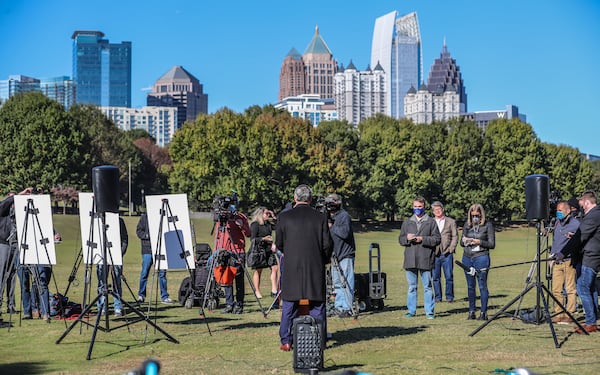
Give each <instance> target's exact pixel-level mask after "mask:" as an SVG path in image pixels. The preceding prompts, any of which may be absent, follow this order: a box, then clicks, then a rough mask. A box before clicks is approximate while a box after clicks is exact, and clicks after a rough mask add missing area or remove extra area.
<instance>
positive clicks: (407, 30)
mask: <svg viewBox="0 0 600 375" xmlns="http://www.w3.org/2000/svg"><path fill="white" fill-rule="evenodd" d="M377 64H379V65H380V66H381V67H382V68H383V70H384V72H385V74H386V78H387V80H386V89H387V90H386V99H387V100H386V101H387V106H386V114H387V115H389V116H391V117H395V118H401V117H403V116H404V96H405V95H406V93H407V92H408V90H409V89H410V88H411V87H419V85H420V83H421V81H422V77H423V55H422V50H421V33H420V31H419V21H418V19H417V13H415V12H412V13H409V14H406V15H404V16H401V17H398V12H396V11H393V12H390V13H388V14H386V15H384V16H381V17H379V18H377V19H376V20H375V28H374V29H373V44H372V46H371V66H377Z"/></svg>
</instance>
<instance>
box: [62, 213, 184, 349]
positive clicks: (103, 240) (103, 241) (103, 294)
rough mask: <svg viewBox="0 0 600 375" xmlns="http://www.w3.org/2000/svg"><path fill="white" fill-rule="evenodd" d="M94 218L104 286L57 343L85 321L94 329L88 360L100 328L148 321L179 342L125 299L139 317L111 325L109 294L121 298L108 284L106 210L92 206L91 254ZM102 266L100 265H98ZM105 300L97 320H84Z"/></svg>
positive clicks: (89, 243)
mask: <svg viewBox="0 0 600 375" xmlns="http://www.w3.org/2000/svg"><path fill="white" fill-rule="evenodd" d="M94 218H99V219H100V222H99V225H100V239H99V240H100V247H101V250H102V255H101V257H102V259H101V261H102V265H101V266H102V287H101V290H100V291H99V293H98V295H97V296H96V297H95V298H94V299H93V300H92V301H91V302H90V303H89V304H87V306H85V307H84V309H83V311H82V312H81V314H80V315H79V317H78V318H77V320H75V321H74V322H73V323H72V324H71V325H70V326H69V327H68V328H67V330H66V331H65V332H64V333H63V334H62V335H61V336H60V337H59V338H58V340H56V344H60V342H61V341H62V340H63V339H64V338H65V337H66V336H67V335H68V334H69V332H70V331H71V330H72V329H73V328H74V327H75V326H76V325H77V324H78V323H80V322H81V323H83V324H85V325H88V326H91V327H93V331H92V337H91V340H90V346H89V350H88V353H87V356H86V359H87V360H90V359H91V356H92V350H93V348H94V343H95V340H96V334H97V332H98V330H101V331H103V332H106V333H110V332H111V331H113V330H116V329H118V328H122V327H125V326H129V325H130V324H134V323H137V322H139V321H146V323H147V324H150V325H152V326H153V327H154V328H156V329H157V330H158V331H159V332H161V333H162V334H163V335H165V336H166V337H167V339H168V340H169V341H171V342H174V343H179V341H177V340H176V339H175V338H173V337H172V336H171V335H169V334H168V333H167V332H166V331H164V330H163V329H161V328H160V327H159V326H158V325H156V324H155V323H153V322H152V321H151V320H150V319H149V318H148V316H146V315H144V313H142V312H141V311H140V310H138V309H137V307H135V306H133V305H132V304H130V303H129V302H127V301H125V300H121V302H122V303H123V304H124V305H125V306H127V308H128V311H131V312H133V313H135V314H136V315H137V316H138V318H137V319H135V320H132V321H129V322H127V323H125V324H123V325H121V326H117V327H112V328H111V327H110V321H109V311H108V308H106V307H107V306H106V303H107V302H108V298H107V297H108V296H109V295H112V296H113V298H119V299H120V296H119V294H118V293H115V292H114V291H113V290H112V289H110V288H109V285H108V284H107V277H108V259H109V257H108V248H109V243H108V238H107V233H106V232H107V229H108V226H107V225H106V212H100V213H97V212H96V206H95V204H94V205H93V206H92V210H91V212H90V220H91V221H92V225H90V238H89V240H88V251H89V252H90V253H89V254H91V250H92V248H93V247H94V246H95V243H94V242H93V229H92V227H93V221H94ZM91 258H92V257H91V256H90V257H89V258H88V259H91ZM98 266H100V265H98ZM91 268H92V262H89V264H88V265H87V267H86V287H85V288H87V286H88V284H89V283H88V280H89V279H90V278H91V277H90V274H91V272H90V271H91ZM85 299H86V291H85V290H84V301H85ZM101 299H102V300H103V301H104V304H105V305H104V308H103V309H101V308H99V309H98V312H97V316H96V322H95V323H94V324H93V325H92V324H91V323H89V322H87V321H84V320H83V318H84V317H86V316H87V315H88V313H89V312H90V310H91V309H92V308H93V307H94V305H95V304H96V303H97V302H99V301H100V300H101ZM102 310H104V311H102ZM103 315H104V318H105V319H104V324H105V325H104V326H101V325H100V320H101V318H102V316H103Z"/></svg>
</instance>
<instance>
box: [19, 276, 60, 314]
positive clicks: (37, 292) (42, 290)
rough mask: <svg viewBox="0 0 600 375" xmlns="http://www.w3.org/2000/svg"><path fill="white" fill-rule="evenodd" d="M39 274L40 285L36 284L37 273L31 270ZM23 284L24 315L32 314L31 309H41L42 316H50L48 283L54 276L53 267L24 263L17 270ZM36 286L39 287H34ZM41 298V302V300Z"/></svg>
mask: <svg viewBox="0 0 600 375" xmlns="http://www.w3.org/2000/svg"><path fill="white" fill-rule="evenodd" d="M36 271H37V273H38V275H39V285H35V284H36V280H35V275H32V274H31V272H36ZM17 273H18V275H19V280H20V284H21V299H22V301H23V315H25V316H31V311H32V310H35V311H39V312H40V314H41V315H42V316H50V300H49V298H50V295H49V292H48V284H49V283H50V278H51V277H52V267H50V266H37V265H24V266H21V267H19V270H18V271H17ZM32 286H35V287H37V288H39V289H36V288H33V287H32ZM40 299H41V303H40V301H39V300H40Z"/></svg>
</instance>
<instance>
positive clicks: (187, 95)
mask: <svg viewBox="0 0 600 375" xmlns="http://www.w3.org/2000/svg"><path fill="white" fill-rule="evenodd" d="M146 104H147V105H148V106H161V107H164V106H166V107H177V117H178V118H177V128H178V129H179V128H180V127H181V126H182V125H183V123H184V122H186V121H194V120H195V119H196V116H198V114H200V113H208V95H207V94H205V93H204V92H203V86H202V84H200V81H199V80H198V79H197V78H196V77H194V76H193V75H192V74H191V73H190V72H188V71H187V70H185V69H184V68H183V67H182V66H174V67H172V68H171V69H170V70H169V71H168V72H167V73H165V74H164V75H163V76H162V77H160V78H159V79H158V80H157V81H156V82H155V83H154V86H153V87H152V92H151V93H149V94H148V96H147V97H146Z"/></svg>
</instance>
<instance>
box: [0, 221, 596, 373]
mask: <svg viewBox="0 0 600 375" xmlns="http://www.w3.org/2000/svg"><path fill="white" fill-rule="evenodd" d="M137 219H138V218H137V217H131V218H130V217H127V216H126V217H125V221H126V223H127V226H128V230H129V237H130V245H129V249H128V251H127V254H126V255H125V258H124V274H125V276H126V279H127V281H128V284H129V286H130V287H131V289H132V290H133V294H134V295H132V294H131V293H130V292H129V290H128V289H127V286H126V285H125V284H124V285H123V293H124V298H125V300H127V301H133V300H134V299H135V294H136V292H137V288H138V280H139V271H140V265H141V257H140V243H139V240H138V239H137V237H136V236H135V225H136V223H137ZM54 226H55V227H56V229H57V230H58V231H59V232H61V234H62V235H63V242H62V243H61V244H58V245H57V259H58V264H57V265H56V266H55V267H54V276H55V280H56V283H57V287H58V291H60V292H61V293H62V292H64V290H65V288H66V286H67V283H68V276H69V274H70V273H71V270H72V269H73V264H74V262H75V259H76V256H77V254H78V252H79V250H80V247H81V240H80V234H79V223H78V217H77V216H62V215H55V216H54ZM211 227H212V222H211V221H208V220H194V229H195V233H196V237H197V240H198V242H208V243H211V244H212V241H211V236H210V230H211ZM398 234H399V226H394V227H385V226H382V227H379V228H376V229H373V230H370V229H367V228H364V229H363V230H361V231H358V232H357V233H356V240H357V246H358V249H357V260H356V272H368V269H369V265H368V264H369V256H368V255H369V253H368V248H369V244H370V243H372V242H377V243H379V244H380V246H381V261H382V271H384V272H386V273H387V277H388V279H387V293H388V297H387V298H386V299H385V308H384V309H383V310H382V311H377V312H365V313H361V314H360V316H359V318H358V320H356V321H355V320H352V319H340V318H330V319H329V320H328V326H329V332H330V333H332V334H333V339H332V340H330V341H329V342H328V344H327V349H326V350H325V367H326V369H325V371H323V373H331V374H337V373H341V372H343V371H344V370H350V369H353V370H357V371H362V372H367V373H372V374H452V373H454V374H484V373H488V374H489V373H494V371H495V370H496V369H499V370H500V369H504V370H507V369H509V368H519V367H526V368H528V369H529V370H530V371H532V372H535V373H540V374H597V373H598V371H599V370H600V356H598V353H599V350H600V334H598V333H594V334H591V335H590V336H581V335H577V334H574V333H573V329H574V326H572V325H571V326H569V325H554V328H555V329H556V334H557V337H558V340H559V343H560V348H558V349H556V348H555V346H554V341H553V338H552V334H551V330H550V326H549V325H548V324H541V325H538V326H536V325H533V324H526V323H523V322H522V321H520V320H513V319H511V318H510V317H502V318H499V319H496V320H494V321H492V322H491V323H490V324H489V325H488V326H486V327H485V328H484V329H483V330H481V331H480V332H479V333H477V334H476V335H474V336H473V337H470V336H469V333H471V332H473V331H474V330H475V329H477V328H478V327H479V326H480V324H481V322H479V321H467V320H466V316H467V310H468V302H467V300H466V282H465V278H464V274H463V272H462V270H461V269H460V268H458V267H455V272H454V275H455V295H456V301H455V303H452V304H448V303H445V302H443V303H440V304H437V306H436V319H435V320H427V319H425V314H424V311H423V309H422V307H421V306H419V308H418V310H417V316H416V317H414V318H411V319H408V318H404V317H403V315H404V313H405V312H406V279H405V276H404V270H403V269H402V260H403V249H402V248H401V247H400V245H399V244H398V240H397V238H398ZM536 244H537V239H536V234H535V229H534V228H512V229H508V230H504V231H501V232H499V233H498V234H497V248H496V249H495V250H493V253H492V255H491V257H492V266H498V265H504V264H511V263H517V262H525V261H531V260H532V259H534V257H535V254H536V247H537V246H536ZM458 254H461V255H462V249H461V248H459V249H458ZM458 259H460V256H459V258H458ZM83 268H84V267H83V266H81V267H80V269H79V272H78V273H77V280H76V282H74V283H73V284H72V285H71V287H70V290H69V293H68V297H69V300H71V301H75V302H82V298H83V297H82V296H83V289H84V288H83V287H84V283H83V278H84V277H83ZM529 270H530V265H529V264H524V265H518V266H511V267H502V268H497V269H494V270H492V271H491V272H490V276H489V290H490V309H489V315H490V316H492V315H493V314H494V313H495V312H497V311H498V310H499V309H500V308H502V307H503V306H504V305H505V304H506V303H508V301H510V300H511V299H513V298H514V297H515V296H517V295H518V294H519V293H520V292H521V291H522V290H523V289H524V287H525V280H526V277H527V274H528V271H529ZM185 276H186V272H185V271H169V273H168V280H169V291H170V294H171V297H172V298H173V299H176V298H177V291H178V289H179V284H180V282H181V280H182V279H183V278H184V277H185ZM267 277H268V272H264V273H263V283H262V286H263V288H262V289H263V291H262V294H263V295H264V296H268V294H269V290H268V289H269V288H270V286H269V285H270V284H269V283H268V280H267ZM542 280H543V281H545V266H544V267H542ZM96 283H97V281H96V277H95V274H94V276H93V278H92V289H93V290H95V288H96ZM50 288H51V291H52V292H54V291H55V290H56V287H55V285H54V282H52V283H51V285H50ZM246 291H247V296H246V301H247V305H246V308H245V310H244V314H241V315H231V314H227V315H224V314H221V313H220V309H219V310H216V311H214V312H209V313H208V314H207V321H205V320H203V319H201V318H200V316H199V312H198V309H197V308H193V309H185V308H184V307H182V306H180V305H178V304H174V305H162V304H159V305H158V307H157V308H156V309H152V312H151V314H152V318H153V319H154V318H156V322H157V324H158V325H159V326H160V327H161V328H162V329H164V330H165V331H166V332H168V333H169V334H170V335H172V336H173V337H175V338H176V339H177V340H179V342H180V343H179V344H175V343H172V342H170V341H168V340H166V338H165V336H164V335H162V334H161V333H160V332H157V331H155V330H154V329H153V328H152V327H151V326H147V325H146V324H145V323H143V322H140V323H137V324H133V325H130V326H128V327H123V328H119V329H115V330H112V331H110V332H108V333H107V332H101V331H99V332H98V335H97V337H96V340H95V342H94V346H93V352H92V359H91V360H89V361H88V360H86V355H87V353H88V349H89V346H90V342H91V334H92V329H91V328H88V327H86V326H81V327H80V326H79V325H78V326H77V327H75V328H74V329H73V330H72V331H71V332H70V333H69V334H68V335H67V337H66V338H65V339H64V340H63V341H62V342H61V343H60V344H58V345H57V344H56V343H55V342H56V340H57V339H58V338H59V337H60V336H61V335H62V333H63V332H64V331H65V330H66V327H65V323H64V322H63V321H60V320H52V322H51V323H50V324H48V323H46V322H43V321H42V320H24V321H21V322H19V315H18V314H17V315H13V317H12V319H13V326H12V327H11V328H10V331H9V330H8V328H7V327H4V328H0V374H13V373H14V374H42V373H43V374H46V373H68V374H90V373H103V374H123V373H125V372H127V371H128V370H130V369H133V368H136V367H138V366H139V365H140V364H141V362H142V361H143V360H144V359H145V358H147V357H155V358H157V359H158V360H159V361H160V362H161V366H162V369H161V373H163V374H220V375H226V374H265V373H266V374H292V373H293V368H292V364H293V359H292V354H291V352H290V353H286V352H281V351H279V336H278V329H279V313H278V311H277V310H274V311H272V312H271V313H270V314H269V315H268V316H267V317H266V318H264V317H263V315H262V314H261V313H260V312H259V310H258V306H257V303H256V300H255V299H254V298H253V296H251V294H250V293H251V291H250V288H249V287H248V286H247V287H246ZM154 292H156V287H154ZM535 297H536V293H535V289H534V290H532V291H531V292H529V293H527V295H526V296H525V298H524V300H523V301H522V304H521V307H522V308H531V307H533V306H534V305H535ZM155 298H156V296H155V295H153V296H152V299H153V300H154V299H155ZM262 301H263V304H267V303H270V302H271V299H270V298H268V297H265V298H264V299H263V300H262ZM419 304H420V305H421V304H422V291H421V290H419ZM516 307H517V305H516V304H515V305H513V306H512V307H511V308H510V309H509V311H510V312H513V311H514V309H515V308H516ZM5 308H6V305H4V307H3V310H4V309H5ZM3 317H4V320H5V321H7V320H8V318H9V317H8V315H7V314H6V313H4V314H3ZM128 317H133V315H131V314H130V315H128ZM579 317H580V318H581V317H582V316H581V315H579ZM90 321H91V322H93V321H92V320H90ZM120 322H124V319H119V320H115V319H112V318H111V325H110V327H111V328H114V327H115V326H118V325H119V324H120ZM206 322H208V325H209V327H210V329H211V331H212V335H210V334H209V332H208V330H207V325H206ZM144 338H146V342H145V343H144Z"/></svg>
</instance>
